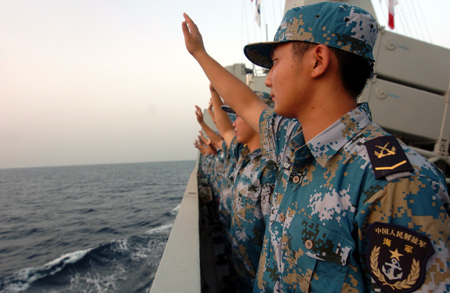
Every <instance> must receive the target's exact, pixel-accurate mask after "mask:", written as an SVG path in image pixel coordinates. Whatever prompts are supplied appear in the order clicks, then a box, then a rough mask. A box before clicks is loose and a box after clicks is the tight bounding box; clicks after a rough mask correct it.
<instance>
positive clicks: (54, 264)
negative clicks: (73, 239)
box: [4, 249, 91, 292]
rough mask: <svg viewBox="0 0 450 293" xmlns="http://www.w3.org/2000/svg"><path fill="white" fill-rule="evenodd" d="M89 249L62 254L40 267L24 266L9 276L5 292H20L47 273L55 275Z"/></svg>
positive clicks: (80, 257) (81, 256)
mask: <svg viewBox="0 0 450 293" xmlns="http://www.w3.org/2000/svg"><path fill="white" fill-rule="evenodd" d="M89 251H91V249H86V250H79V251H75V252H71V253H67V254H64V255H63V256H61V257H58V258H57V259H54V260H52V261H50V262H48V263H46V264H45V265H44V266H42V267H40V268H26V269H23V270H20V271H19V272H17V273H15V274H14V275H13V276H11V278H9V280H7V281H10V282H11V284H7V285H6V287H5V288H4V289H5V292H21V291H24V290H27V289H28V288H29V287H30V285H31V284H32V283H33V282H35V281H37V280H39V279H41V278H44V277H46V276H48V275H55V274H56V273H58V272H60V271H61V270H62V269H64V267H65V266H66V265H67V264H70V263H76V262H77V261H79V260H80V259H82V258H83V257H84V256H85V255H86V254H87V253H88V252H89Z"/></svg>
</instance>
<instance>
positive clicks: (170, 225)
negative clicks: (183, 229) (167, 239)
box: [145, 223, 173, 235]
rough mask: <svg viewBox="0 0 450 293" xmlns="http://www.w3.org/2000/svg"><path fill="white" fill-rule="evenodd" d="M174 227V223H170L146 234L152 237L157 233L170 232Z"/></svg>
mask: <svg viewBox="0 0 450 293" xmlns="http://www.w3.org/2000/svg"><path fill="white" fill-rule="evenodd" d="M172 227H173V223H169V224H166V225H162V226H159V227H156V228H153V229H150V230H148V231H147V232H145V234H147V235H151V234H156V233H164V232H169V231H170V230H171V229H172Z"/></svg>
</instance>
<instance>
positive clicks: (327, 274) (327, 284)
mask: <svg viewBox="0 0 450 293" xmlns="http://www.w3.org/2000/svg"><path fill="white" fill-rule="evenodd" d="M281 245H282V257H283V263H284V268H283V273H282V276H281V278H282V280H281V282H282V284H283V287H284V289H285V290H286V291H303V292H310V291H311V292H340V291H341V288H342V285H343V282H344V278H345V275H346V272H347V265H346V264H347V259H348V256H349V254H350V253H351V251H352V249H353V248H354V244H353V241H351V239H347V238H345V237H343V235H341V234H339V233H336V232H334V231H331V230H330V229H328V228H326V227H324V226H323V225H321V224H317V223H315V222H314V221H312V220H310V219H309V218H306V217H300V216H299V215H297V216H296V217H294V219H293V221H292V223H291V226H290V227H289V229H287V231H286V233H284V236H283V240H282V243H281Z"/></svg>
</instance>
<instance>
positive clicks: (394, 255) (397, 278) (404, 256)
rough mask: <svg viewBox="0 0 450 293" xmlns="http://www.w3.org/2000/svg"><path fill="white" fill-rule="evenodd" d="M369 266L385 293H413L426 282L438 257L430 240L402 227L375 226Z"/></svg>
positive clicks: (370, 241)
mask: <svg viewBox="0 0 450 293" xmlns="http://www.w3.org/2000/svg"><path fill="white" fill-rule="evenodd" d="M368 235H369V250H368V251H367V255H366V264H367V267H368V269H369V271H370V274H371V276H372V278H373V279H374V280H375V282H376V283H377V284H378V285H379V286H380V287H381V289H382V290H383V291H384V292H411V291H414V290H416V289H418V288H419V287H420V286H421V285H422V283H423V281H424V279H425V273H426V271H425V269H426V264H427V261H428V259H429V257H430V256H431V255H432V254H433V253H434V248H433V245H432V244H431V241H430V239H429V238H428V237H426V236H424V235H421V234H419V233H417V232H415V231H412V230H409V229H406V228H404V227H401V226H397V225H392V224H385V223H378V222H376V223H374V224H372V225H371V226H370V227H369V234H368Z"/></svg>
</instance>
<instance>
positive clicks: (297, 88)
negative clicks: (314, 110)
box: [266, 42, 307, 118]
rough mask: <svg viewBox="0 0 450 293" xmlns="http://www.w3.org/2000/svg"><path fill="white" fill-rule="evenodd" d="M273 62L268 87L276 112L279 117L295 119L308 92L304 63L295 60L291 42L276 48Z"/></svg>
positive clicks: (267, 80)
mask: <svg viewBox="0 0 450 293" xmlns="http://www.w3.org/2000/svg"><path fill="white" fill-rule="evenodd" d="M272 62H273V66H272V68H271V69H270V72H269V74H268V75H267V78H266V86H267V87H269V88H270V95H271V96H272V99H273V100H274V102H275V107H274V110H275V112H276V113H277V114H279V115H282V116H285V117H290V118H295V117H297V114H298V107H299V106H300V105H301V101H302V99H303V96H304V94H305V92H306V90H307V88H306V87H305V86H307V85H305V82H304V80H305V76H304V75H305V72H304V70H302V69H303V66H302V61H299V60H298V58H294V55H293V51H292V43H291V42H289V43H285V44H281V45H278V46H277V47H275V49H274V50H273V53H272Z"/></svg>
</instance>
